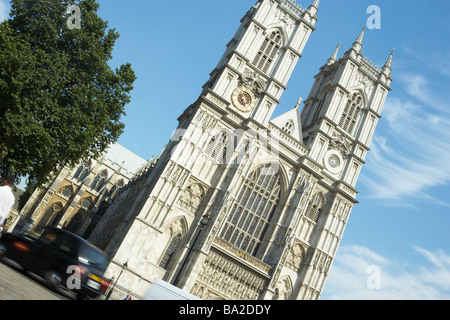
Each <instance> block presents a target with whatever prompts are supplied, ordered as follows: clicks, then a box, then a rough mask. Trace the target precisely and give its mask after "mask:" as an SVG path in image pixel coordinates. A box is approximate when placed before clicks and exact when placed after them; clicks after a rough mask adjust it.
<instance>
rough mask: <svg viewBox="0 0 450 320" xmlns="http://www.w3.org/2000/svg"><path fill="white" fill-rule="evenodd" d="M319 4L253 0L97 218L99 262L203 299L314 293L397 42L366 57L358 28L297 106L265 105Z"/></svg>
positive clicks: (283, 81) (128, 278) (336, 238)
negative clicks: (140, 167) (379, 61)
mask: <svg viewBox="0 0 450 320" xmlns="http://www.w3.org/2000/svg"><path fill="white" fill-rule="evenodd" d="M318 6H319V0H315V1H314V2H313V3H312V4H311V5H310V6H309V7H308V8H307V9H306V8H305V9H303V8H301V6H300V5H298V4H296V2H295V1H293V0H260V1H258V2H257V3H256V4H255V6H254V7H252V8H251V9H250V10H249V11H248V12H247V13H246V14H245V16H244V17H243V18H242V20H241V25H240V27H239V29H238V30H237V32H236V34H235V36H234V37H233V39H232V40H231V41H230V42H229V44H228V46H227V49H226V51H225V53H224V55H223V57H222V59H221V60H220V61H219V63H218V65H217V67H216V68H215V69H214V70H213V71H212V73H211V77H210V79H209V80H208V81H207V83H206V84H205V85H204V87H203V90H202V91H201V95H200V97H199V98H198V100H197V101H195V102H194V103H193V104H192V105H191V106H189V107H188V108H187V109H186V110H185V111H184V113H183V114H182V115H181V116H180V117H179V126H178V129H177V130H176V131H175V134H174V136H173V137H172V139H171V141H170V143H168V144H167V146H166V148H165V149H164V150H163V151H162V152H161V154H160V155H159V156H158V158H157V159H155V160H153V161H152V163H151V164H150V165H147V166H146V170H144V171H143V172H142V173H141V174H140V175H137V176H135V177H134V178H133V179H132V180H131V181H130V182H129V183H128V184H127V185H126V186H125V187H124V188H122V189H121V191H120V193H119V195H117V196H116V198H115V200H114V201H113V202H112V204H111V206H110V207H109V208H108V210H107V211H106V212H105V213H104V214H103V216H102V218H101V219H97V220H98V223H97V224H96V226H95V228H94V229H93V231H92V233H91V235H90V238H89V240H91V241H92V242H93V243H95V244H96V245H97V246H99V247H101V248H102V249H104V250H105V252H106V253H107V254H108V255H109V256H110V257H111V259H112V260H111V261H112V262H111V264H110V266H109V268H108V270H107V276H109V277H115V278H117V276H118V275H119V274H120V273H121V271H122V270H123V273H122V274H121V277H120V280H119V281H118V284H119V285H120V286H122V287H125V288H127V289H129V290H131V291H132V292H133V293H135V294H136V295H140V296H143V295H144V294H145V292H146V291H147V290H148V288H149V286H150V284H151V283H152V282H153V281H155V279H162V280H164V281H167V282H169V283H171V284H173V285H176V286H177V287H180V288H182V289H183V290H185V291H187V292H189V293H191V294H193V295H196V296H197V297H199V298H201V299H233V300H237V299H266V300H268V299H293V300H295V299H319V298H320V295H321V292H322V290H323V287H324V284H325V280H326V278H327V275H328V274H329V271H330V267H331V265H332V262H333V259H334V257H335V255H336V251H337V248H338V245H339V243H340V240H341V239H342V235H343V232H344V229H345V227H346V225H347V221H348V219H349V216H350V212H351V210H352V207H353V205H354V204H356V203H357V200H356V195H357V193H358V191H357V190H356V189H355V185H356V182H357V180H358V176H359V174H360V171H361V167H362V166H363V164H364V159H365V157H366V155H367V152H368V150H369V145H370V142H371V139H372V136H373V134H374V131H375V128H376V125H377V122H378V120H379V119H380V118H381V116H380V114H381V110H382V108H383V105H384V102H385V100H386V97H387V95H388V92H389V91H390V90H391V89H390V83H391V81H392V78H391V63H392V54H391V55H390V57H389V58H388V60H387V62H386V64H385V65H384V66H383V67H382V68H377V67H375V66H373V65H372V63H370V62H368V60H367V58H365V57H363V55H362V42H363V37H364V32H365V29H364V30H363V31H362V32H361V34H360V35H359V36H358V37H357V39H356V41H355V42H354V44H353V46H352V47H351V48H349V50H348V51H346V52H345V53H344V54H343V56H342V57H341V58H338V51H339V47H338V48H337V49H336V50H335V51H334V53H333V54H332V55H331V57H330V59H329V60H328V61H326V62H325V64H324V66H323V67H321V68H320V71H319V73H318V74H317V75H316V77H315V83H314V85H313V87H312V89H311V91H310V94H309V96H308V98H307V99H306V100H305V101H304V106H303V108H302V109H301V110H300V103H299V104H297V106H296V107H295V108H293V109H292V110H290V111H289V112H287V113H286V114H283V115H281V116H279V117H277V118H275V119H272V114H273V112H274V110H275V108H276V107H277V105H278V104H279V102H280V100H279V99H280V97H281V95H282V93H283V91H284V90H285V89H286V88H287V83H288V80H289V77H290V76H291V74H292V72H293V71H294V68H295V66H296V64H297V62H298V60H299V59H300V57H301V54H302V51H303V49H304V47H305V45H306V44H307V41H308V39H309V37H310V35H311V34H312V32H313V31H314V30H315V23H316V21H317V12H318ZM355 35H356V33H355ZM333 49H334V48H330V53H331V52H332V51H333ZM125 263H126V265H125V266H124V264H125Z"/></svg>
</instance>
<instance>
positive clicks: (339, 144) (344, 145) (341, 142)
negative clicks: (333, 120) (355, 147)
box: [328, 132, 352, 158]
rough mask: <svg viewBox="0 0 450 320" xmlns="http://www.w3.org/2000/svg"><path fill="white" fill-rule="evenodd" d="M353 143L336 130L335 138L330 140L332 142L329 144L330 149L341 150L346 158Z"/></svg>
mask: <svg viewBox="0 0 450 320" xmlns="http://www.w3.org/2000/svg"><path fill="white" fill-rule="evenodd" d="M351 147H352V145H351V143H350V142H349V141H348V140H347V139H346V138H345V136H344V135H342V134H341V133H338V132H335V133H334V134H333V139H332V140H331V141H330V144H329V146H328V149H329V150H332V149H334V150H337V151H339V152H340V153H341V154H342V156H343V157H344V158H345V157H347V156H348V155H349V154H350V152H351Z"/></svg>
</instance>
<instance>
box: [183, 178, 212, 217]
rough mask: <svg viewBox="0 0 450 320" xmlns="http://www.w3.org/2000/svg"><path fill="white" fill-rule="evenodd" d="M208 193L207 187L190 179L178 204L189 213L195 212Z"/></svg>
mask: <svg viewBox="0 0 450 320" xmlns="http://www.w3.org/2000/svg"><path fill="white" fill-rule="evenodd" d="M205 195H206V188H205V187H204V186H203V185H202V184H201V183H199V182H194V181H190V183H189V184H188V185H187V187H186V189H184V190H183V191H182V192H181V195H180V197H179V198H178V201H177V204H178V205H179V206H180V207H181V208H183V209H185V210H186V211H187V212H188V213H191V214H195V213H196V212H197V210H198V208H199V207H200V205H201V204H202V202H203V199H204V198H205Z"/></svg>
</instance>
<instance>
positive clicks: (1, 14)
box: [0, 0, 9, 22]
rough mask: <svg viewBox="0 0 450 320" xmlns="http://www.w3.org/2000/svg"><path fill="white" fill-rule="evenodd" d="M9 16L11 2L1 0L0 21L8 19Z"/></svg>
mask: <svg viewBox="0 0 450 320" xmlns="http://www.w3.org/2000/svg"><path fill="white" fill-rule="evenodd" d="M8 16H9V4H8V2H7V1H6V0H0V22H2V21H3V20H6V19H8Z"/></svg>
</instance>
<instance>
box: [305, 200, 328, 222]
mask: <svg viewBox="0 0 450 320" xmlns="http://www.w3.org/2000/svg"><path fill="white" fill-rule="evenodd" d="M324 205H325V197H324V195H323V194H322V193H317V194H316V195H314V197H313V198H312V199H311V201H310V202H309V203H308V207H307V208H306V212H305V216H306V217H307V218H308V219H310V220H312V221H314V222H316V223H317V221H319V217H320V214H321V213H322V209H323V206H324Z"/></svg>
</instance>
